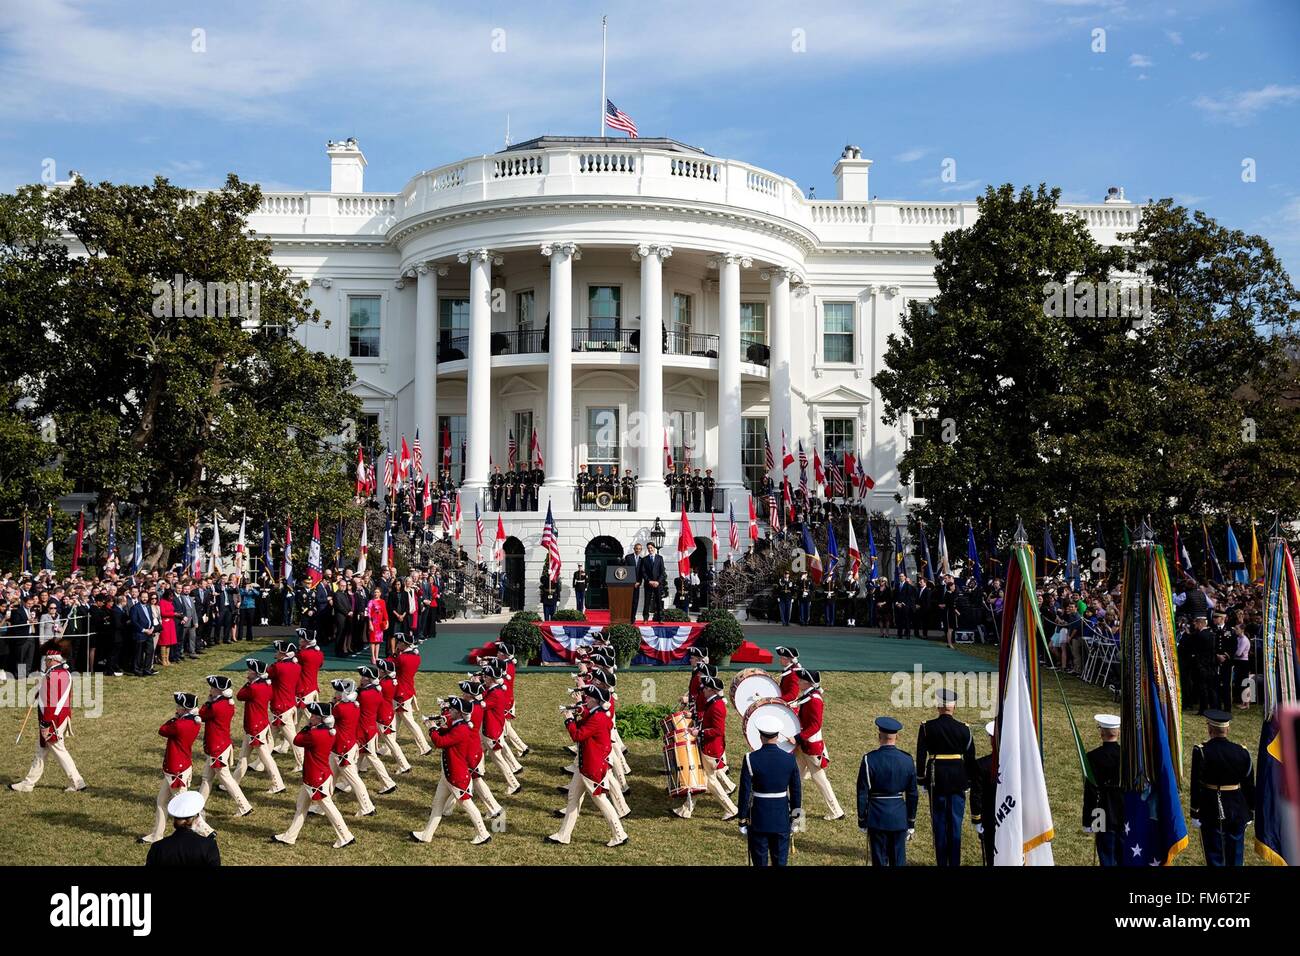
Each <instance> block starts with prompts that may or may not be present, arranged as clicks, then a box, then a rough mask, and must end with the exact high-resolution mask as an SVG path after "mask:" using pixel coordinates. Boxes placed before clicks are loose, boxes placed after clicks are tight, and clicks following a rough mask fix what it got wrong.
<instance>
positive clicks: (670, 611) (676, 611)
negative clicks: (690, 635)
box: [663, 607, 691, 624]
mask: <svg viewBox="0 0 1300 956" xmlns="http://www.w3.org/2000/svg"><path fill="white" fill-rule="evenodd" d="M690 619H691V616H690V615H689V614H687V613H686V612H685V611H683V610H682V609H681V608H679V607H666V608H664V613H663V621H664V623H665V624H685V623H687V622H688V621H690Z"/></svg>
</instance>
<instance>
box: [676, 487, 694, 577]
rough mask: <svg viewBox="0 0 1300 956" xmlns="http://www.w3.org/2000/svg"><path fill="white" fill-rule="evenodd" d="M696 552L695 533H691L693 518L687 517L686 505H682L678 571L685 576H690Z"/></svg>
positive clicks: (678, 542)
mask: <svg viewBox="0 0 1300 956" xmlns="http://www.w3.org/2000/svg"><path fill="white" fill-rule="evenodd" d="M694 553H695V535H694V534H692V533H691V520H690V519H689V518H688V517H686V505H684V504H683V505H682V526H681V531H680V532H679V533H678V535H677V573H678V574H680V575H681V576H682V577H683V578H686V577H690V574H691V555H692V554H694Z"/></svg>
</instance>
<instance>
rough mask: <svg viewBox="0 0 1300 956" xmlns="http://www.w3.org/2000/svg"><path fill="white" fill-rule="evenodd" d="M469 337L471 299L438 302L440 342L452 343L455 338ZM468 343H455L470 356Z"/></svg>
mask: <svg viewBox="0 0 1300 956" xmlns="http://www.w3.org/2000/svg"><path fill="white" fill-rule="evenodd" d="M461 337H464V338H466V339H468V337H469V299H441V300H439V302H438V340H439V341H440V342H444V343H445V342H450V341H451V340H452V339H454V338H461ZM468 344H469V343H468V341H465V342H457V343H454V345H455V347H456V348H459V349H460V350H461V351H462V352H465V353H467V354H468V352H469V349H468V348H467V346H468Z"/></svg>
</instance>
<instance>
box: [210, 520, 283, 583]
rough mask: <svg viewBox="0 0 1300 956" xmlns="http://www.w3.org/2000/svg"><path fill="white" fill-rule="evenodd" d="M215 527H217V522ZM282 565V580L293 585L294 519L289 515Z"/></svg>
mask: <svg viewBox="0 0 1300 956" xmlns="http://www.w3.org/2000/svg"><path fill="white" fill-rule="evenodd" d="M213 526H214V527H215V522H214V525H213ZM214 540H215V533H214ZM280 564H281V568H282V569H283V570H282V571H281V573H280V580H282V581H283V582H284V583H285V584H293V519H292V518H290V517H289V516H288V515H286V516H285V519H284V554H283V556H282V559H281V562H280Z"/></svg>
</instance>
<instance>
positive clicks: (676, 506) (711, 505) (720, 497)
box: [668, 486, 749, 521]
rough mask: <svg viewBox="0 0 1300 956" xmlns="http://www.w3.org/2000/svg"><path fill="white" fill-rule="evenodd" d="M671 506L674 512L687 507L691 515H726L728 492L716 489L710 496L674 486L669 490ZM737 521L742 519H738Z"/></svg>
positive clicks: (747, 515) (692, 489)
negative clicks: (684, 506) (683, 506)
mask: <svg viewBox="0 0 1300 956" xmlns="http://www.w3.org/2000/svg"><path fill="white" fill-rule="evenodd" d="M668 495H669V505H670V506H671V507H672V509H673V511H674V512H679V511H681V510H682V505H683V504H685V505H686V510H687V512H689V513H691V514H708V513H710V512H712V513H713V514H726V513H727V492H726V489H723V488H718V487H715V488H714V489H713V491H712V492H710V493H709V494H708V495H706V494H705V493H704V490H703V489H702V488H701V489H700V490H698V491H697V490H695V489H694V488H691V487H690V486H687V487H685V488H682V487H681V486H672V487H670V488H669V492H668ZM745 519H746V520H749V512H746V513H745ZM736 520H737V521H739V520H740V519H739V518H737V519H736Z"/></svg>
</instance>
